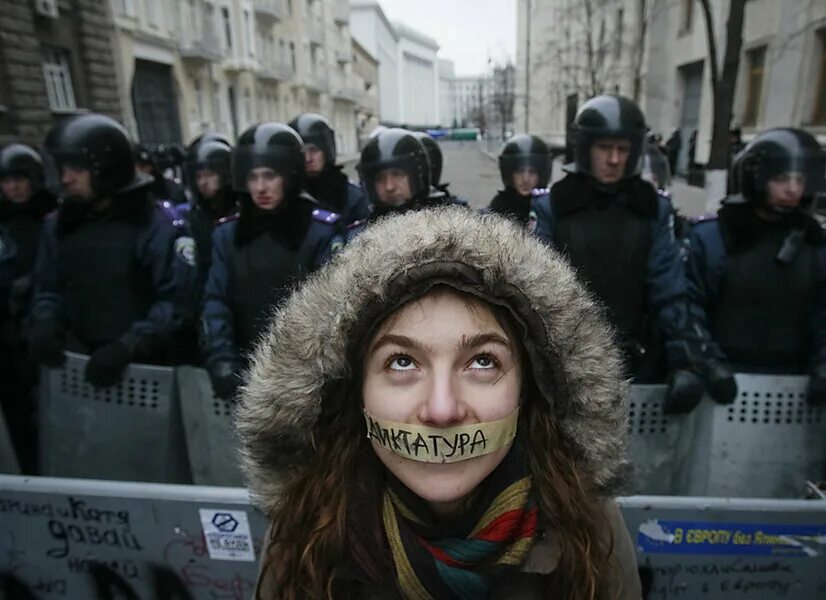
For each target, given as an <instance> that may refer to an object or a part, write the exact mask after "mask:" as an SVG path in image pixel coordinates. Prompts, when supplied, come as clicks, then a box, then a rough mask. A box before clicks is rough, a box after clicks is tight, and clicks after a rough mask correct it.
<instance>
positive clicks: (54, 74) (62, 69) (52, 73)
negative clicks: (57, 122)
mask: <svg viewBox="0 0 826 600" xmlns="http://www.w3.org/2000/svg"><path fill="white" fill-rule="evenodd" d="M43 77H44V78H45V80H46V93H47V94H48V96H49V107H50V108H51V109H52V110H58V111H62V110H74V109H76V108H77V105H76V104H75V92H74V89H73V88H72V72H71V69H70V68H69V53H68V52H67V51H66V50H63V49H62V48H56V47H54V46H44V47H43Z"/></svg>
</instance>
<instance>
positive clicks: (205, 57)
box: [112, 0, 361, 155]
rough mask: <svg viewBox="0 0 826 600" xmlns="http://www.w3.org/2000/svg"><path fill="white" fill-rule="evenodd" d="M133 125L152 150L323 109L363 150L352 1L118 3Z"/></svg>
mask: <svg viewBox="0 0 826 600" xmlns="http://www.w3.org/2000/svg"><path fill="white" fill-rule="evenodd" d="M112 2H113V5H114V12H115V23H116V26H117V27H116V31H117V41H118V44H117V47H118V62H119V73H120V75H121V77H120V95H121V98H122V99H123V104H124V106H126V107H127V110H126V111H125V112H126V122H127V124H128V126H129V128H130V129H131V130H132V132H133V133H134V135H135V136H136V138H138V139H140V140H141V141H142V142H146V143H186V142H188V141H189V140H191V139H192V138H194V137H195V136H197V135H199V134H200V133H202V132H204V131H207V130H214V131H218V132H220V133H223V134H225V135H227V136H229V137H230V138H233V139H234V138H236V137H237V136H238V135H239V134H240V133H241V132H242V131H244V129H246V128H247V127H249V126H250V125H252V124H254V123H257V122H260V121H265V120H274V121H289V120H291V119H292V118H294V117H295V116H297V115H298V114H300V113H302V112H318V113H321V114H323V115H324V116H326V117H327V118H328V120H329V121H330V123H331V125H332V126H333V127H334V128H335V129H336V135H337V140H336V141H337V146H338V150H339V153H340V154H342V155H349V154H352V153H354V152H356V150H357V147H358V143H357V131H356V113H357V112H358V109H359V107H358V102H359V100H360V92H361V90H360V88H359V87H358V85H357V84H356V83H355V80H354V77H353V65H352V63H353V50H352V44H351V38H350V31H349V10H350V9H349V4H348V3H347V1H346V0H179V1H176V2H164V1H162V0H112Z"/></svg>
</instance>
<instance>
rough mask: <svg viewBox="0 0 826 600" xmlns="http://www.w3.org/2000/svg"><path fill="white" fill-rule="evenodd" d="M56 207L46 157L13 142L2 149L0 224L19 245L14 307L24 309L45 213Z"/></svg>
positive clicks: (0, 162) (29, 291) (0, 154)
mask: <svg viewBox="0 0 826 600" xmlns="http://www.w3.org/2000/svg"><path fill="white" fill-rule="evenodd" d="M55 208H57V198H55V196H54V194H52V193H50V192H49V191H48V190H47V189H46V186H45V180H44V175H43V161H42V159H41V158H40V155H39V154H38V153H37V152H35V151H34V150H33V149H32V148H29V147H28V146H24V145H23V144H11V145H9V146H6V147H5V148H3V149H2V150H0V224H2V225H4V226H5V227H6V230H7V232H8V234H9V235H10V236H11V238H12V240H13V241H14V243H15V245H16V248H17V267H18V273H17V274H16V277H15V280H16V283H15V284H14V286H13V289H14V295H13V296H12V298H11V299H10V300H11V301H12V302H13V303H14V304H15V307H13V309H15V310H18V309H19V311H20V314H22V312H24V311H25V309H26V307H27V305H28V301H29V296H30V293H31V276H32V272H33V271H34V261H35V257H36V255H37V246H38V243H39V241H40V231H41V229H42V227H43V220H44V219H45V217H46V215H47V214H49V213H50V212H52V211H53V210H54V209H55Z"/></svg>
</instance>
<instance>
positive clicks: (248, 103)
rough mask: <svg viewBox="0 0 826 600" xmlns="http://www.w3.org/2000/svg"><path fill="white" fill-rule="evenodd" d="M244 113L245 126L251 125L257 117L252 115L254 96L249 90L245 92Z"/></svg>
mask: <svg viewBox="0 0 826 600" xmlns="http://www.w3.org/2000/svg"><path fill="white" fill-rule="evenodd" d="M244 113H245V114H244V121H245V125H249V124H250V123H252V121H253V120H254V118H255V117H254V115H253V114H252V96H251V95H250V91H249V90H248V89H247V90H244Z"/></svg>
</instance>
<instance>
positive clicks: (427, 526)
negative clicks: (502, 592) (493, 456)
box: [382, 446, 538, 600]
mask: <svg viewBox="0 0 826 600" xmlns="http://www.w3.org/2000/svg"><path fill="white" fill-rule="evenodd" d="M531 487H532V486H531V477H530V476H529V475H528V474H527V465H526V461H525V457H524V455H523V453H522V452H521V451H520V450H519V448H517V447H516V446H514V447H513V448H512V449H511V451H510V452H508V454H507V456H506V457H505V459H504V460H503V461H502V462H501V463H500V464H499V466H498V467H497V468H496V469H495V470H494V471H493V473H491V474H490V475H489V476H488V478H487V479H485V481H484V482H483V483H482V484H481V489H479V490H478V491H477V493H476V497H475V499H474V500H473V502H472V505H471V506H470V507H469V508H468V509H467V510H465V511H463V514H461V515H456V516H451V518H450V519H449V520H446V519H439V518H438V517H436V516H435V515H434V514H433V512H432V511H431V510H430V508H429V506H428V505H427V503H426V502H424V501H423V500H422V499H421V498H419V497H417V496H416V495H415V494H413V493H412V492H411V491H410V490H408V489H407V488H406V487H405V486H404V485H403V484H401V483H400V482H399V481H398V480H396V479H395V478H391V481H390V482H389V485H388V486H387V489H386V490H385V493H384V500H383V507H382V519H383V523H384V529H385V535H386V537H387V541H388V543H389V546H390V550H391V552H392V554H393V562H394V564H395V567H396V577H397V581H398V585H399V589H400V590H401V592H402V594H403V596H404V597H405V598H407V599H409V600H443V599H444V600H446V599H448V598H461V599H465V598H466V599H468V600H471V599H473V600H478V599H480V598H487V597H488V595H489V594H490V588H491V585H492V583H493V582H494V581H495V579H496V578H497V577H498V576H500V575H501V574H502V572H503V571H505V570H507V569H509V568H515V567H518V566H519V565H521V564H522V562H523V561H524V560H525V557H526V556H527V554H528V552H529V551H530V549H531V547H532V546H533V543H534V540H535V537H536V528H537V518H538V507H537V504H536V502H535V501H534V500H533V498H532V494H531Z"/></svg>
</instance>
